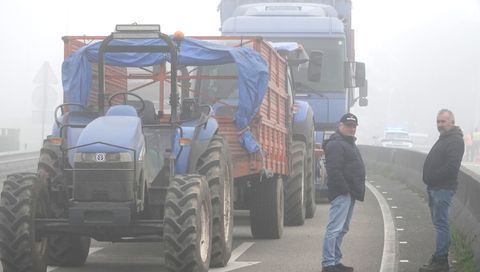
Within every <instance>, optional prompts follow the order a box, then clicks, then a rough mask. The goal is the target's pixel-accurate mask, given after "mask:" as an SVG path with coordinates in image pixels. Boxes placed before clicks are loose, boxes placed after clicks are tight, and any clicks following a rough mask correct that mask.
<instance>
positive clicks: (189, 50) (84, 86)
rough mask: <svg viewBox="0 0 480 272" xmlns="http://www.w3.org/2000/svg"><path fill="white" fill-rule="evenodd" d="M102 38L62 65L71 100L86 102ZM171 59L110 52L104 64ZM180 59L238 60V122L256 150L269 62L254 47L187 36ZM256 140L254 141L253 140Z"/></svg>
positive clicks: (148, 42)
mask: <svg viewBox="0 0 480 272" xmlns="http://www.w3.org/2000/svg"><path fill="white" fill-rule="evenodd" d="M100 45H101V42H96V43H92V44H90V45H86V46H84V47H82V48H81V49H79V50H78V51H76V52H75V53H73V54H72V55H70V56H69V57H68V58H67V59H65V61H64V62H63V65H62V83H63V89H64V97H65V98H66V102H68V103H79V104H82V105H87V102H88V97H89V95H90V89H91V85H92V63H96V62H98V50H99V48H100ZM110 45H165V42H163V41H162V40H153V39H145V40H144V39H132V40H113V41H112V42H110ZM168 60H169V55H168V54H164V53H107V54H106V55H105V64H107V65H113V66H123V67H144V66H151V65H155V64H159V63H163V62H165V61H168ZM178 63H179V64H180V65H187V66H203V65H219V64H227V63H235V64H236V66H237V70H238V88H239V103H238V107H237V111H236V113H235V124H236V127H237V130H238V131H242V132H243V133H242V134H241V135H240V139H239V140H240V143H241V144H242V145H243V146H244V147H245V148H246V149H247V151H248V152H250V153H253V152H256V151H258V150H259V146H258V143H257V142H256V141H255V139H254V138H253V136H252V135H251V134H250V131H249V130H248V129H245V128H247V127H248V125H249V123H250V121H251V120H252V118H253V117H254V116H255V114H256V113H257V112H258V109H259V107H260V105H261V103H262V100H263V97H264V95H265V92H266V90H267V86H268V65H267V63H266V61H265V60H264V59H263V58H262V57H261V56H260V54H258V53H257V52H255V51H254V50H252V49H250V48H244V47H228V46H223V45H220V44H215V43H211V42H206V41H201V40H195V39H191V38H185V39H184V40H182V42H181V46H180V52H179V59H178ZM252 141H253V142H252Z"/></svg>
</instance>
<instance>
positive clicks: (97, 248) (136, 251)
mask: <svg viewBox="0 0 480 272" xmlns="http://www.w3.org/2000/svg"><path fill="white" fill-rule="evenodd" d="M328 207H329V206H328V204H320V205H318V207H317V213H316V215H315V217H314V218H312V219H309V220H307V221H306V224H305V225H304V226H301V227H286V228H285V231H284V236H283V237H282V238H281V239H279V240H254V239H253V238H252V236H251V233H250V227H249V218H248V213H244V212H241V213H238V212H237V213H236V216H235V229H234V248H235V250H234V252H233V256H232V259H231V261H230V263H229V265H228V266H227V267H225V268H220V269H211V271H217V272H223V271H239V272H254V271H255V272H259V271H262V272H269V271H272V272H273V271H275V272H281V271H284V272H287V271H288V272H293V271H299V272H300V271H301V272H318V271H321V254H322V241H323V235H324V231H325V224H326V219H327V213H328ZM383 232H384V231H383V219H382V213H381V210H380V207H379V206H378V203H377V200H376V198H375V197H374V196H373V194H372V193H371V192H367V198H366V201H365V202H363V203H362V202H357V205H356V207H355V214H354V216H353V219H352V224H351V230H350V232H349V233H348V234H347V236H346V237H345V239H344V247H343V251H344V263H345V264H349V265H354V266H355V271H379V268H380V262H381V258H382V250H383ZM162 251H163V248H162V245H161V243H118V244H111V243H98V242H94V243H92V248H91V254H90V256H89V258H88V260H87V263H86V264H85V265H84V266H83V267H78V268H49V271H55V272H67V271H69V272H71V271H89V272H100V271H112V272H113V271H116V272H123V271H125V272H127V271H129V272H130V271H142V272H143V271H145V272H149V271H152V272H153V271H163V257H162Z"/></svg>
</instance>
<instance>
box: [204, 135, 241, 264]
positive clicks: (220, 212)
mask: <svg viewBox="0 0 480 272" xmlns="http://www.w3.org/2000/svg"><path fill="white" fill-rule="evenodd" d="M197 169H198V172H199V173H200V174H201V175H203V176H205V177H206V178H207V182H208V186H209V188H210V197H211V199H212V218H213V222H212V257H211V260H210V267H224V266H226V265H227V263H228V260H229V259H230V256H231V255H232V242H233V197H232V196H233V175H232V158H231V156H230V152H229V150H228V146H227V143H226V142H225V141H224V139H223V138H222V137H220V136H214V137H213V139H212V141H211V142H210V144H209V146H208V148H207V151H205V153H204V154H203V155H202V156H201V157H200V160H199V163H198V167H197Z"/></svg>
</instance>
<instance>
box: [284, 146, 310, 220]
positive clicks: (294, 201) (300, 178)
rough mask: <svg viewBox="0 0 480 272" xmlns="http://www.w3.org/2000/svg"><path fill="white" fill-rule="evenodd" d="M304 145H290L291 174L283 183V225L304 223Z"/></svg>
mask: <svg viewBox="0 0 480 272" xmlns="http://www.w3.org/2000/svg"><path fill="white" fill-rule="evenodd" d="M305 153H306V152H305V143H304V142H300V141H294V142H293V144H292V172H291V173H290V176H289V177H288V179H287V182H286V183H285V225H286V226H301V225H303V224H304V223H305V212H306V202H305V184H306V181H305Z"/></svg>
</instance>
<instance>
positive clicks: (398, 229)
mask: <svg viewBox="0 0 480 272" xmlns="http://www.w3.org/2000/svg"><path fill="white" fill-rule="evenodd" d="M397 230H398V231H404V230H405V229H397Z"/></svg>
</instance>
